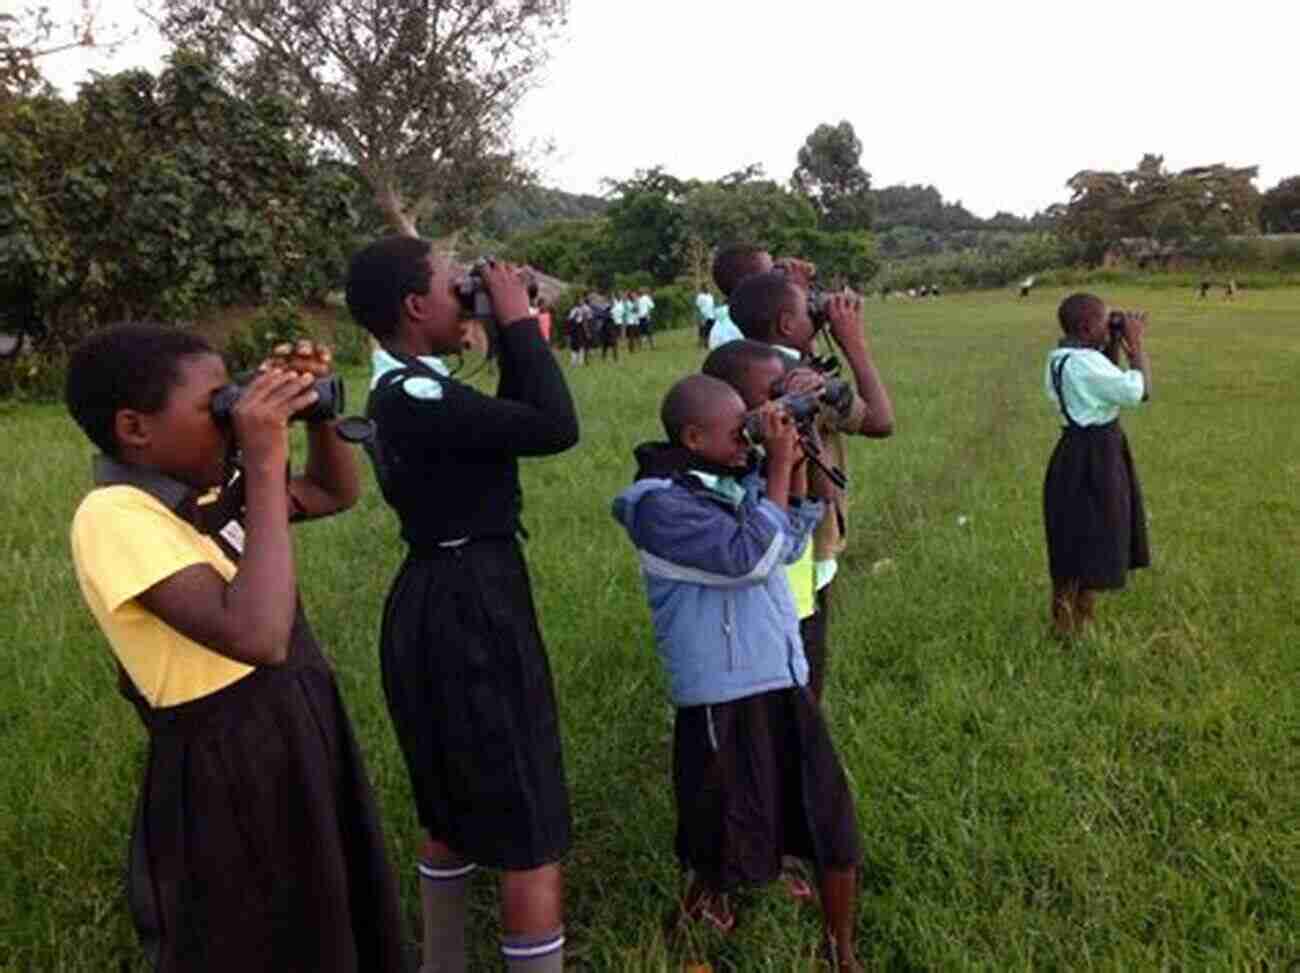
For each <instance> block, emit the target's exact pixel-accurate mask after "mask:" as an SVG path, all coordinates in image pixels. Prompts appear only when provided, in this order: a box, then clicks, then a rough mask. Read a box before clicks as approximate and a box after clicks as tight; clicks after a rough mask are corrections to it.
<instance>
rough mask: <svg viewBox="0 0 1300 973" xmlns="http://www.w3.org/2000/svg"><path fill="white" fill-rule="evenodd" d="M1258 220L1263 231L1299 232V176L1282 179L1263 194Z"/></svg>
mask: <svg viewBox="0 0 1300 973" xmlns="http://www.w3.org/2000/svg"><path fill="white" fill-rule="evenodd" d="M1259 222H1260V226H1261V227H1262V229H1263V230H1264V232H1265V233H1300V176H1291V177H1290V178H1288V179H1283V180H1282V181H1281V182H1279V183H1278V184H1277V185H1276V186H1274V187H1273V188H1272V189H1270V190H1269V191H1268V192H1266V193H1265V194H1264V196H1263V198H1262V199H1261V200H1260V207H1259Z"/></svg>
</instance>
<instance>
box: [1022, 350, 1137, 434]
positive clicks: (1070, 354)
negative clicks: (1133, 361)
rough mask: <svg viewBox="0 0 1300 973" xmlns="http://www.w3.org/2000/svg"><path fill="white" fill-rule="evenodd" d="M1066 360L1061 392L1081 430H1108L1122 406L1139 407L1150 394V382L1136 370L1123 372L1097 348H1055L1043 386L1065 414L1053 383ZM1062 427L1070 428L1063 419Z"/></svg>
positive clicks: (1067, 407)
mask: <svg viewBox="0 0 1300 973" xmlns="http://www.w3.org/2000/svg"><path fill="white" fill-rule="evenodd" d="M1063 358H1064V359H1066V361H1065V364H1064V365H1063V366H1062V370H1061V390H1062V392H1063V393H1064V396H1065V407H1066V409H1067V410H1068V411H1069V413H1070V418H1071V419H1073V420H1074V421H1075V422H1076V423H1078V424H1079V425H1081V426H1104V425H1105V424H1106V423H1108V422H1113V421H1114V420H1115V419H1116V417H1118V416H1119V409H1120V406H1125V405H1138V404H1140V403H1141V402H1142V396H1143V395H1144V394H1145V393H1146V379H1145V377H1144V376H1143V374H1142V373H1141V372H1139V371H1136V370H1134V369H1123V368H1120V367H1119V366H1118V365H1116V364H1115V363H1114V362H1113V361H1111V360H1110V359H1109V358H1107V357H1106V356H1105V355H1103V354H1102V353H1101V352H1100V351H1097V350H1095V349H1093V348H1054V349H1052V351H1051V353H1050V354H1048V356H1047V367H1046V368H1045V369H1044V371H1043V386H1044V388H1045V389H1046V390H1047V398H1048V399H1049V400H1050V401H1051V402H1052V404H1053V405H1055V406H1056V410H1057V412H1058V413H1059V412H1060V411H1061V403H1060V400H1058V399H1057V397H1056V389H1055V387H1054V386H1053V383H1052V369H1053V368H1054V367H1055V366H1056V364H1057V363H1058V362H1059V361H1060V360H1061V359H1063ZM1061 425H1063V426H1064V425H1068V423H1067V422H1066V420H1065V416H1061Z"/></svg>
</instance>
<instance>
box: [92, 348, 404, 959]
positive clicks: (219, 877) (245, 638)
mask: <svg viewBox="0 0 1300 973" xmlns="http://www.w3.org/2000/svg"><path fill="white" fill-rule="evenodd" d="M300 351H301V352H302V354H301V356H300V357H299V358H297V359H294V360H293V361H290V362H287V363H285V362H280V363H279V365H277V367H272V368H268V369H266V370H264V371H262V372H261V373H260V374H259V375H258V376H257V377H256V378H254V379H253V381H252V382H251V383H250V384H249V385H248V386H247V387H246V388H245V390H244V392H243V394H242V395H241V396H240V398H239V399H238V402H237V403H236V404H235V406H234V408H233V411H232V413H231V417H230V420H229V423H228V424H227V423H223V422H218V421H217V420H216V419H214V417H213V414H212V411H211V409H210V408H209V404H210V402H211V400H212V397H213V393H214V392H216V391H217V390H218V389H220V388H221V387H222V386H224V385H226V383H227V382H228V381H229V379H228V378H227V376H226V369H225V366H224V365H223V364H222V361H221V358H220V357H219V356H218V355H217V354H216V353H215V352H214V351H213V350H212V348H211V347H209V346H208V345H207V344H206V343H205V342H204V341H203V340H202V339H200V338H198V337H196V336H194V335H192V334H190V333H188V332H185V331H179V330H175V329H172V328H162V327H155V326H147V325H127V326H123V327H118V328H114V329H110V330H106V331H101V332H99V333H97V334H95V335H93V336H92V337H90V338H89V339H87V340H86V341H85V342H84V343H83V344H82V345H81V346H80V347H79V348H78V349H77V350H76V351H75V352H74V353H73V355H72V359H71V361H70V362H69V365H68V378H67V403H68V409H69V411H70V412H71V413H72V416H73V418H74V419H76V421H77V423H78V425H80V426H81V428H82V429H83V430H84V431H85V433H86V435H87V436H89V438H90V439H91V441H92V442H93V443H94V444H95V445H96V446H97V447H99V449H101V450H102V451H103V453H102V455H100V456H98V457H97V458H96V460H95V482H96V486H95V489H93V490H92V491H91V492H90V493H89V494H88V495H87V496H86V498H85V499H84V500H83V501H82V502H81V505H80V506H79V507H78V508H77V512H76V515H75V517H74V518H73V523H72V553H73V562H74V564H75V567H76V572H77V580H78V582H79V583H80V586H81V590H82V594H83V595H84V597H85V599H86V603H87V604H88V606H89V607H90V610H91V612H92V613H93V614H94V616H95V620H96V622H97V623H98V624H99V627H100V628H101V629H102V630H103V632H104V634H105V635H106V636H107V638H108V641H109V644H110V646H111V647H112V650H113V653H114V655H115V656H116V658H117V662H118V666H119V675H120V681H119V688H120V689H121V691H122V692H123V694H124V695H125V696H126V697H127V699H128V700H130V701H131V702H132V703H133V704H134V705H135V707H136V710H137V712H138V713H139V715H140V717H141V719H142V721H143V722H144V724H145V726H146V727H147V729H148V730H149V735H150V741H149V754H148V761H147V765H146V768H145V774H144V785H143V789H142V792H141V795H140V800H139V802H138V804H137V812H136V819H135V823H134V828H133V831H132V835H131V849H130V855H129V869H128V889H127V894H128V898H129V901H130V905H131V912H132V915H133V917H134V919H135V924H136V929H137V931H138V932H139V934H140V936H141V939H142V941H143V943H144V946H145V949H146V951H147V952H148V954H149V957H150V960H151V961H152V963H153V966H154V968H155V969H157V970H160V971H180V970H185V971H193V970H211V971H214V973H216V971H221V973H226V971H231V970H236V971H240V973H254V971H266V973H271V971H283V970H301V971H308V970H312V971H315V970H332V971H357V970H371V969H373V970H387V971H398V970H400V969H402V968H403V961H402V956H401V945H402V938H401V931H400V924H399V914H398V908H397V894H396V888H395V885H394V883H393V881H392V877H391V873H390V871H389V869H388V864H387V861H386V859H385V855H384V848H383V840H382V836H381V832H380V825H379V816H378V814H377V813H376V810H375V807H374V802H373V799H372V797H371V792H370V787H369V784H368V782H367V780H366V774H365V769H364V767H363V766H362V761H361V756H360V753H359V752H358V750H357V746H356V743H355V741H354V739H353V736H352V728H351V726H350V724H349V722H348V717H347V713H346V712H345V711H344V708H343V703H342V700H341V699H340V697H339V691H338V687H337V686H336V685H335V681H334V675H333V672H332V671H331V669H330V666H329V663H328V662H327V661H326V660H325V658H324V657H323V656H322V654H321V651H320V649H319V648H318V646H317V644H316V640H315V637H314V636H313V635H312V632H311V629H310V628H309V627H308V625H307V621H306V618H305V616H304V615H303V611H302V606H301V603H300V602H299V600H298V596H297V591H296V587H295V582H294V565H293V545H292V543H291V540H290V537H289V521H290V520H291V519H295V520H301V519H307V518H311V517H320V516H325V515H327V514H330V513H333V512H335V511H338V510H343V509H345V508H347V507H349V506H351V505H352V503H354V502H355V500H356V497H357V493H358V489H359V488H358V480H357V472H356V466H355V463H354V461H353V459H352V456H351V453H350V450H349V448H348V447H347V445H346V444H344V443H343V442H342V441H341V440H340V439H339V438H338V436H337V435H336V433H335V430H334V428H333V423H331V422H320V423H316V424H313V425H310V426H309V427H308V440H309V456H308V460H307V467H306V469H307V472H306V473H305V474H304V475H302V476H298V477H292V478H291V477H289V475H288V472H287V469H288V464H289V447H288V436H287V435H286V424H287V422H288V419H289V417H290V416H292V415H293V414H294V413H296V412H298V411H299V410H301V409H303V408H304V407H307V406H310V405H311V403H312V402H314V401H315V399H316V392H315V391H314V390H313V388H312V385H311V381H312V378H313V375H312V372H314V371H322V372H323V371H325V369H326V366H325V364H324V361H325V360H326V359H327V356H326V355H322V356H317V355H316V353H315V350H314V349H312V348H310V347H308V348H306V349H300ZM302 359H306V361H303V360H302ZM286 364H287V367H288V369H293V370H286V368H285V367H281V366H285V365H286ZM296 369H300V370H296ZM235 447H238V449H239V455H240V457H241V458H242V470H241V471H236V472H235V473H234V474H231V471H230V467H229V466H228V459H229V457H230V456H231V455H232V450H233V448H235Z"/></svg>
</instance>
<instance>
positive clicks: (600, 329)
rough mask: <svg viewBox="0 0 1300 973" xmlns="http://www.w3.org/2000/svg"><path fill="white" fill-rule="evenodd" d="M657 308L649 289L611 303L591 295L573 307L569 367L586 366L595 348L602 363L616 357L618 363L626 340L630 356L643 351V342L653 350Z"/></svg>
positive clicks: (569, 326)
mask: <svg viewBox="0 0 1300 973" xmlns="http://www.w3.org/2000/svg"><path fill="white" fill-rule="evenodd" d="M654 309H655V302H654V298H653V297H651V296H650V292H649V291H647V290H640V291H625V292H624V293H623V294H621V295H617V296H615V298H614V299H613V300H612V301H604V300H602V299H601V297H600V296H599V295H598V294H588V295H587V296H586V297H585V298H584V299H583V300H581V301H579V302H578V303H577V304H575V305H573V307H572V308H570V310H569V313H568V316H567V317H566V318H565V339H566V344H567V345H568V347H569V364H570V365H585V364H586V363H587V352H588V351H592V350H594V349H596V348H599V349H600V357H601V359H602V360H604V359H605V358H608V357H609V356H610V355H613V356H614V360H615V361H618V346H619V344H620V342H622V341H626V343H627V350H628V352H629V353H630V352H634V351H636V350H637V349H638V348H640V347H641V342H642V341H644V342H645V343H646V344H647V345H649V346H650V347H651V348H653V347H654V346H655V339H654Z"/></svg>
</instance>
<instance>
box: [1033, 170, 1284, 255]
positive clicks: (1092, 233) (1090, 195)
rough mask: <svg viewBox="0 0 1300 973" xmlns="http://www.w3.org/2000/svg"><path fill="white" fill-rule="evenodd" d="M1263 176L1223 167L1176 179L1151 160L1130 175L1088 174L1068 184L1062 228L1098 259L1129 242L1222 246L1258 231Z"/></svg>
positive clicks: (1181, 174)
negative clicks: (1258, 178)
mask: <svg viewBox="0 0 1300 973" xmlns="http://www.w3.org/2000/svg"><path fill="white" fill-rule="evenodd" d="M1258 171H1259V170H1258V167H1256V166H1246V167H1243V168H1233V167H1230V166H1225V165H1223V164H1221V163H1218V164H1215V165H1208V166H1194V167H1192V168H1190V169H1184V170H1183V171H1181V172H1176V173H1175V172H1170V171H1169V170H1168V169H1167V168H1166V167H1165V164H1164V157H1163V156H1159V155H1153V154H1151V153H1147V154H1146V155H1144V156H1143V157H1142V159H1141V160H1140V161H1139V162H1138V164H1137V166H1136V167H1134V168H1133V169H1129V170H1127V171H1125V172H1099V171H1095V170H1084V171H1082V172H1079V173H1076V174H1075V175H1074V176H1072V177H1071V178H1070V180H1069V182H1068V183H1067V184H1066V185H1067V186H1068V187H1069V188H1070V190H1071V196H1070V202H1069V203H1068V204H1067V205H1066V207H1065V209H1064V211H1063V212H1062V213H1061V214H1060V219H1059V222H1058V226H1059V228H1060V230H1061V232H1062V233H1064V234H1066V236H1068V237H1070V238H1071V239H1074V240H1077V241H1079V242H1081V243H1083V244H1084V245H1085V246H1086V247H1087V248H1088V252H1089V254H1090V257H1091V259H1094V260H1095V259H1096V258H1098V257H1099V256H1100V255H1101V253H1103V252H1104V251H1105V250H1106V249H1107V248H1108V247H1110V246H1112V245H1114V244H1115V243H1117V242H1118V241H1120V240H1124V239H1128V238H1140V239H1150V240H1155V241H1158V242H1160V243H1165V244H1170V243H1187V242H1189V241H1202V242H1204V241H1207V240H1218V239H1222V238H1223V237H1224V236H1226V235H1228V234H1230V233H1242V232H1247V231H1249V230H1251V229H1253V228H1254V227H1255V226H1256V217H1257V213H1258V210H1259V192H1258V190H1256V189H1255V186H1254V179H1255V177H1256V175H1257V174H1258Z"/></svg>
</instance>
